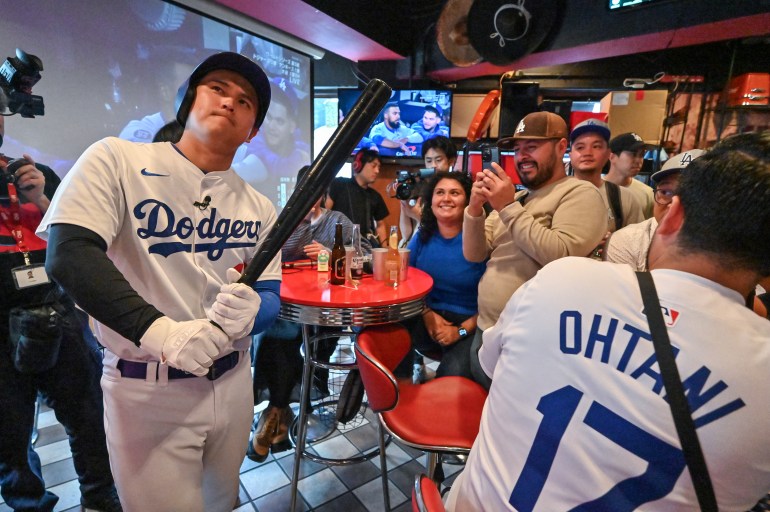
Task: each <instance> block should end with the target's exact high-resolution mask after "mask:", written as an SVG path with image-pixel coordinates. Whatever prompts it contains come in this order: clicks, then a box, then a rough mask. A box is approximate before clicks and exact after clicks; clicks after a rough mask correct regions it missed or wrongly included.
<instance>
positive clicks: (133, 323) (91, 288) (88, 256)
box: [45, 224, 163, 346]
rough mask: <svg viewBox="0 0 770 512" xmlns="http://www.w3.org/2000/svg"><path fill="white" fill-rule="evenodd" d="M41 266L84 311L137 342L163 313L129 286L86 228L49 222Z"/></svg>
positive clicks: (102, 244)
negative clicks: (43, 265)
mask: <svg viewBox="0 0 770 512" xmlns="http://www.w3.org/2000/svg"><path fill="white" fill-rule="evenodd" d="M45 270H46V272H48V275H49V276H51V277H52V278H53V280H54V281H56V282H57V283H58V284H59V285H60V286H61V287H62V288H64V290H65V291H66V292H67V294H69V296H70V297H72V299H73V300H74V301H75V302H76V303H77V305H78V306H80V308H82V309H83V310H84V311H85V312H86V313H88V314H89V315H91V316H92V317H94V318H95V319H96V320H98V321H99V322H100V323H102V324H104V325H106V326H107V327H109V328H110V329H112V330H114V331H115V332H117V333H118V334H120V335H121V336H123V337H124V338H126V339H128V340H131V341H132V342H133V343H134V344H135V345H137V346H139V340H140V339H141V337H142V336H143V335H144V332H145V331H146V330H147V329H148V328H149V327H150V324H152V322H154V321H155V320H156V319H158V318H159V317H161V316H163V313H161V312H160V311H158V310H157V309H156V308H155V307H154V306H153V305H151V304H149V303H147V301H145V300H144V299H143V298H142V297H140V296H139V294H138V293H137V292H136V290H134V289H133V288H132V287H131V285H130V284H129V283H128V281H127V280H126V278H125V277H124V276H123V274H121V273H120V271H119V270H118V269H117V267H115V264H114V263H113V262H112V260H110V258H109V257H107V244H106V243H105V241H104V240H103V239H102V237H100V236H99V235H98V234H96V233H95V232H93V231H91V230H90V229H87V228H84V227H81V226H76V225H73V224H54V225H52V226H50V227H49V229H48V250H47V255H46V260H45Z"/></svg>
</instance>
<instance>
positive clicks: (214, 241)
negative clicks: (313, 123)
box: [39, 52, 281, 512]
mask: <svg viewBox="0 0 770 512" xmlns="http://www.w3.org/2000/svg"><path fill="white" fill-rule="evenodd" d="M177 101H178V103H179V106H178V110H177V119H178V121H179V122H180V124H182V125H183V126H184V127H185V130H184V134H183V135H182V138H181V139H180V141H179V142H178V143H177V144H172V143H168V142H162V143H155V144H142V143H133V142H128V141H123V140H120V139H117V138H112V137H109V138H106V139H103V140H101V141H99V142H97V143H95V144H93V145H92V146H91V147H90V148H88V149H87V150H86V152H85V153H84V154H83V156H81V157H80V159H79V160H78V162H77V163H76V164H75V166H74V167H73V169H72V171H70V173H69V174H68V175H67V176H66V177H65V179H64V181H63V182H62V185H61V187H60V189H59V193H58V194H57V195H56V197H55V198H54V201H53V202H52V204H51V207H50V209H49V210H48V213H47V215H46V216H45V218H44V219H43V221H42V223H41V227H40V228H39V233H40V234H41V235H43V236H45V235H47V237H48V240H49V247H50V249H49V253H48V259H47V261H46V269H47V270H48V272H49V273H50V274H51V275H52V276H53V278H54V279H55V280H56V281H57V282H59V283H60V284H61V285H62V286H63V287H64V288H65V289H66V290H67V292H69V293H70V294H71V295H72V297H73V298H74V299H75V301H76V302H77V304H78V305H79V306H81V307H82V308H83V309H84V310H85V311H87V312H88V313H89V314H90V315H91V316H92V317H93V318H94V319H95V321H96V322H95V327H96V329H95V330H96V333H97V336H98V338H99V340H100V341H101V343H102V344H103V345H105V347H106V348H107V350H106V352H105V358H104V374H103V376H102V388H103V390H104V400H105V424H106V431H107V443H108V448H109V453H110V459H111V465H112V469H113V473H114V475H115V481H116V484H117V488H118V493H119V495H120V498H121V501H122V503H123V507H124V509H125V510H126V511H134V512H146V511H153V512H163V511H168V512H171V511H181V510H184V511H186V512H190V511H193V512H203V511H206V512H211V511H214V512H216V511H229V510H232V508H233V505H234V504H235V502H236V500H237V497H238V470H239V467H240V464H241V462H242V460H243V456H244V452H243V446H244V443H245V442H246V440H247V439H248V437H249V428H250V424H251V419H252V407H253V402H252V387H251V372H250V365H249V358H248V357H247V354H248V349H249V345H250V342H251V334H252V333H255V332H259V331H261V330H263V329H265V328H266V327H267V326H269V324H271V323H272V322H273V320H274V319H275V318H276V316H277V313H278V307H279V302H280V301H279V297H278V292H279V288H280V279H281V272H280V254H278V255H276V258H275V259H274V260H273V261H272V262H271V264H270V265H269V267H268V269H267V270H266V271H265V272H264V273H263V274H262V275H261V276H260V278H259V280H258V281H257V282H256V283H255V285H254V287H253V289H252V288H251V287H249V286H246V285H244V284H235V283H234V281H235V280H237V278H238V276H239V272H238V271H237V270H235V268H236V267H238V268H240V266H241V265H243V264H244V263H247V262H249V261H250V260H251V259H252V258H253V257H254V255H255V254H256V253H257V251H258V249H259V248H260V244H261V242H262V241H263V240H264V239H265V237H266V233H267V232H268V230H270V229H271V227H272V226H273V224H274V223H275V220H276V212H275V209H274V207H273V206H272V204H271V202H270V201H269V200H268V199H267V198H265V197H264V196H263V195H261V194H259V193H258V192H256V191H255V190H254V189H252V188H251V187H249V186H248V185H246V183H245V182H244V181H243V180H242V179H241V178H240V177H238V176H237V175H236V174H235V172H234V171H233V169H232V168H231V163H232V159H233V155H234V154H235V151H236V150H237V149H238V147H239V146H240V145H241V144H242V143H243V142H244V141H246V140H249V139H251V138H252V137H254V135H255V134H256V133H257V130H258V129H259V126H260V125H261V123H262V121H263V120H264V117H265V112H266V111H267V108H268V105H269V104H270V85H269V82H268V79H267V77H266V76H265V73H264V72H263V71H262V69H261V68H260V67H259V66H257V65H256V64H254V63H253V62H252V61H250V60H249V59H247V58H245V57H243V56H241V55H238V54H235V53H229V52H225V53H219V54H215V55H213V56H211V57H209V58H207V59H206V60H204V61H203V62H202V63H201V64H200V65H199V66H198V67H197V68H196V69H195V70H194V71H193V73H192V74H191V75H190V78H189V81H188V84H185V85H183V86H182V88H180V95H179V97H178V98H177ZM229 283H233V284H229ZM209 319H210V320H211V321H213V322H216V324H217V325H218V326H219V327H220V328H221V329H220V328H218V327H216V326H215V325H214V324H213V323H212V322H210V321H209Z"/></svg>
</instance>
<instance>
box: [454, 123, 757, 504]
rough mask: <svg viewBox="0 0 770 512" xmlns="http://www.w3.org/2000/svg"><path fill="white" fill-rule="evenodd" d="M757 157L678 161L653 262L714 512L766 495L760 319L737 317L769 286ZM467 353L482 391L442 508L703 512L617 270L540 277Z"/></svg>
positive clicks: (629, 277) (570, 269)
mask: <svg viewBox="0 0 770 512" xmlns="http://www.w3.org/2000/svg"><path fill="white" fill-rule="evenodd" d="M748 135H751V136H755V137H756V136H759V134H747V135H739V136H738V137H747V136H748ZM762 145H763V147H762V150H761V151H756V152H754V151H753V149H750V150H748V151H741V150H739V151H720V150H719V145H717V146H716V147H715V148H714V149H713V150H712V151H711V152H710V153H708V154H706V155H704V156H701V157H700V158H699V159H698V160H695V161H694V162H693V163H692V164H690V165H689V166H688V167H687V172H686V173H683V174H682V181H681V187H680V190H679V192H678V194H679V195H677V196H675V197H674V199H673V202H672V203H671V206H670V209H669V211H668V213H667V214H666V216H665V217H664V218H663V219H662V220H661V222H660V225H659V227H658V229H657V231H656V232H655V236H654V239H653V242H652V247H651V248H650V252H649V268H651V269H652V276H653V278H654V281H655V285H656V288H657V292H658V295H659V297H660V302H661V305H662V308H663V312H664V316H665V318H666V323H667V326H668V333H669V336H670V338H671V343H672V345H673V346H674V348H675V351H676V352H677V356H676V363H677V366H678V368H679V373H680V375H681V378H682V381H683V384H684V388H685V394H686V395H687V399H688V402H689V404H690V408H691V410H692V414H693V419H694V421H695V426H696V431H697V433H698V437H699V439H700V442H701V445H702V448H703V452H704V456H705V459H706V464H707V465H708V468H709V473H710V475H711V479H712V482H713V485H714V491H715V494H716V499H717V502H718V506H719V510H720V511H736V512H742V511H745V510H748V509H750V508H751V507H752V506H753V505H754V504H755V503H756V502H757V500H758V499H759V498H761V497H762V496H764V495H765V493H766V492H767V490H768V489H769V488H770V443H768V442H767V433H768V431H770V401H769V400H768V392H769V391H770V373H768V371H767V368H768V366H770V343H768V340H770V323H768V321H767V320H766V319H764V318H761V317H759V316H758V315H756V314H755V313H754V312H752V311H751V310H750V309H749V308H747V307H746V296H747V295H748V294H749V292H750V291H751V290H753V289H754V286H755V285H756V283H757V281H758V280H759V279H760V277H761V276H763V275H768V274H770V238H768V236H767V233H770V211H768V209H767V204H768V202H769V201H770V159H769V158H768V154H770V132H765V133H764V139H763V141H762ZM743 147H744V148H746V147H748V144H744V146H743ZM762 153H764V154H763V155H762ZM714 205H720V207H719V208H715V207H714ZM738 205H740V206H738ZM587 290H589V291H590V293H589V294H588V295H587V294H586V292H587ZM479 357H480V360H481V364H482V367H483V368H484V370H485V371H486V372H487V373H488V374H489V375H490V376H492V375H494V376H493V379H492V387H491V390H490V393H489V398H488V400H487V403H486V405H485V408H484V413H483V416H482V420H481V427H480V431H479V436H478V438H477V439H476V442H475V443H474V445H473V448H472V450H471V452H470V455H469V457H468V462H467V465H466V467H465V469H464V471H463V473H462V474H461V475H459V476H458V478H457V480H456V481H455V483H454V485H453V486H452V490H451V491H450V494H449V497H448V503H447V510H449V511H457V512H460V511H461V512H472V511H480V510H484V511H493V510H494V511H498V510H517V511H520V512H524V511H536V512H540V511H566V510H574V511H577V510H581V511H594V510H612V511H613V512H623V511H630V510H642V511H656V512H659V511H663V512H668V511H672V512H673V511H684V510H687V511H690V510H691V511H695V510H699V507H698V502H697V499H696V497H695V492H694V489H693V485H692V480H691V478H690V474H689V472H688V471H687V469H686V468H685V462H684V456H683V455H682V453H681V451H680V443H679V439H678V437H677V434H676V431H675V428H674V422H673V417H672V414H671V410H670V408H669V405H668V403H667V402H666V401H665V400H664V395H665V391H664V389H663V383H662V380H661V377H660V374H659V371H660V370H659V368H658V365H657V362H656V361H655V357H654V349H653V346H652V342H651V338H650V335H649V327H648V325H647V320H646V317H645V316H644V314H643V312H642V299H641V294H640V292H639V286H638V283H637V280H636V277H635V275H634V272H633V270H632V269H631V268H630V267H629V266H628V265H624V264H612V263H603V262H597V261H593V260H591V259H587V258H564V259H560V260H557V261H555V262H553V263H551V264H549V265H547V266H545V267H544V268H543V269H542V270H540V272H539V273H538V274H537V276H535V277H534V278H533V279H532V280H530V281H529V282H527V283H526V284H525V285H524V286H522V287H521V288H519V289H518V290H517V291H516V293H515V294H514V295H513V297H512V298H511V300H510V301H509V302H508V304H507V306H506V307H505V309H504V310H503V313H502V314H501V316H500V319H499V320H498V322H497V323H496V324H495V325H494V327H492V328H490V329H488V330H487V331H485V332H484V344H483V345H482V348H481V352H480V354H479Z"/></svg>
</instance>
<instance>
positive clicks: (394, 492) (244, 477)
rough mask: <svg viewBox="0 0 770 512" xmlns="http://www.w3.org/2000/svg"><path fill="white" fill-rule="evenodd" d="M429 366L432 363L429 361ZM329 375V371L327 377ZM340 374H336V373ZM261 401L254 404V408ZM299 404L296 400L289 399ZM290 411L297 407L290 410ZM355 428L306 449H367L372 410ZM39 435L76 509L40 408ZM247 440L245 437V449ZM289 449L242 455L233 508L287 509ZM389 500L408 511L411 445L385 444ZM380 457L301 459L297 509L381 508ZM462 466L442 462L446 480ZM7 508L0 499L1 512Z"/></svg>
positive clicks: (58, 444) (42, 452) (57, 487)
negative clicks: (334, 462)
mask: <svg viewBox="0 0 770 512" xmlns="http://www.w3.org/2000/svg"><path fill="white" fill-rule="evenodd" d="M429 366H430V367H433V368H434V369H435V367H436V366H437V363H431V364H430V365H429ZM332 378H334V376H332ZM337 378H338V379H339V376H337ZM265 406H266V403H262V404H260V405H258V406H257V407H255V413H256V412H259V411H261V410H262V409H264V407H265ZM294 406H295V407H298V405H297V404H294ZM295 412H298V411H296V410H295ZM352 423H353V425H354V428H345V429H344V431H337V432H335V433H333V434H332V435H330V436H329V437H327V438H325V439H323V440H321V441H319V442H317V443H314V444H313V445H311V447H310V449H311V450H312V451H314V452H316V453H317V454H319V455H322V456H325V457H345V456H351V455H356V454H358V453H360V452H361V451H367V450H368V449H369V448H371V447H373V446H376V444H377V423H376V417H375V415H374V414H373V413H372V412H371V411H369V410H367V411H366V412H365V413H364V415H363V417H359V418H358V420H354V421H353V422H352ZM38 428H39V432H40V437H39V439H38V441H37V444H36V447H35V449H36V451H37V453H38V455H39V456H40V459H41V461H42V464H43V478H44V479H45V482H46V485H47V486H48V489H49V490H50V491H51V492H53V493H54V494H56V495H57V496H59V502H58V504H57V506H56V508H55V509H54V510H56V511H72V512H75V511H79V510H80V505H79V504H80V492H79V490H78V482H77V475H76V474H75V468H74V467H73V465H72V458H71V454H70V448H69V443H68V441H67V435H66V433H65V432H64V428H63V427H62V426H61V425H60V424H59V423H58V422H57V421H56V418H55V416H54V413H53V411H51V410H49V409H47V408H45V407H43V408H42V409H41V413H40V416H39V420H38ZM245 446H246V440H244V451H245ZM293 454H294V451H293V450H289V451H285V452H282V453H278V454H275V455H273V454H271V455H270V456H269V457H268V459H267V460H266V461H265V462H263V463H261V464H258V463H255V462H252V461H251V460H249V459H247V458H244V460H243V463H242V464H241V477H240V480H241V486H240V495H239V502H238V507H237V508H236V509H235V510H236V511H238V512H245V511H249V512H253V511H259V512H282V511H288V510H289V503H290V489H291V485H290V484H291V475H292V470H293V467H294V457H293ZM387 457H388V469H389V471H388V477H389V479H390V503H391V507H392V509H393V510H394V511H396V512H407V511H410V510H411V501H410V500H411V489H412V485H413V482H414V476H415V475H416V474H418V473H422V472H425V464H426V457H425V455H424V454H423V453H422V452H420V451H418V450H415V449H413V448H410V447H407V446H402V445H399V444H398V443H395V442H392V443H391V444H390V445H389V446H388V448H387ZM379 468H380V461H379V457H375V458H374V459H372V460H371V461H367V462H362V463H359V464H353V465H349V466H325V465H323V464H318V463H315V462H312V461H310V460H307V459H303V461H302V465H301V468H300V482H299V491H300V499H299V501H298V507H297V509H298V510H303V511H306V510H317V511H338V510H339V511H345V512H359V511H361V512H363V511H371V512H374V511H382V510H384V504H383V501H382V484H381V480H380V469H379ZM461 469H462V467H461V466H453V465H449V464H444V472H445V474H446V475H447V480H446V484H447V485H451V482H452V480H453V479H454V477H455V476H456V475H457V473H458V472H459V471H460V470H461ZM10 510H11V509H10V508H9V507H8V506H7V505H5V503H3V502H2V501H0V512H7V511H10Z"/></svg>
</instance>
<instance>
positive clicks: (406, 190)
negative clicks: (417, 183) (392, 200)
mask: <svg viewBox="0 0 770 512" xmlns="http://www.w3.org/2000/svg"><path fill="white" fill-rule="evenodd" d="M411 195H412V186H411V185H409V184H408V183H402V184H400V185H399V186H398V187H396V197H397V198H399V199H401V200H402V201H406V200H407V199H409V198H410V197H411Z"/></svg>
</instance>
